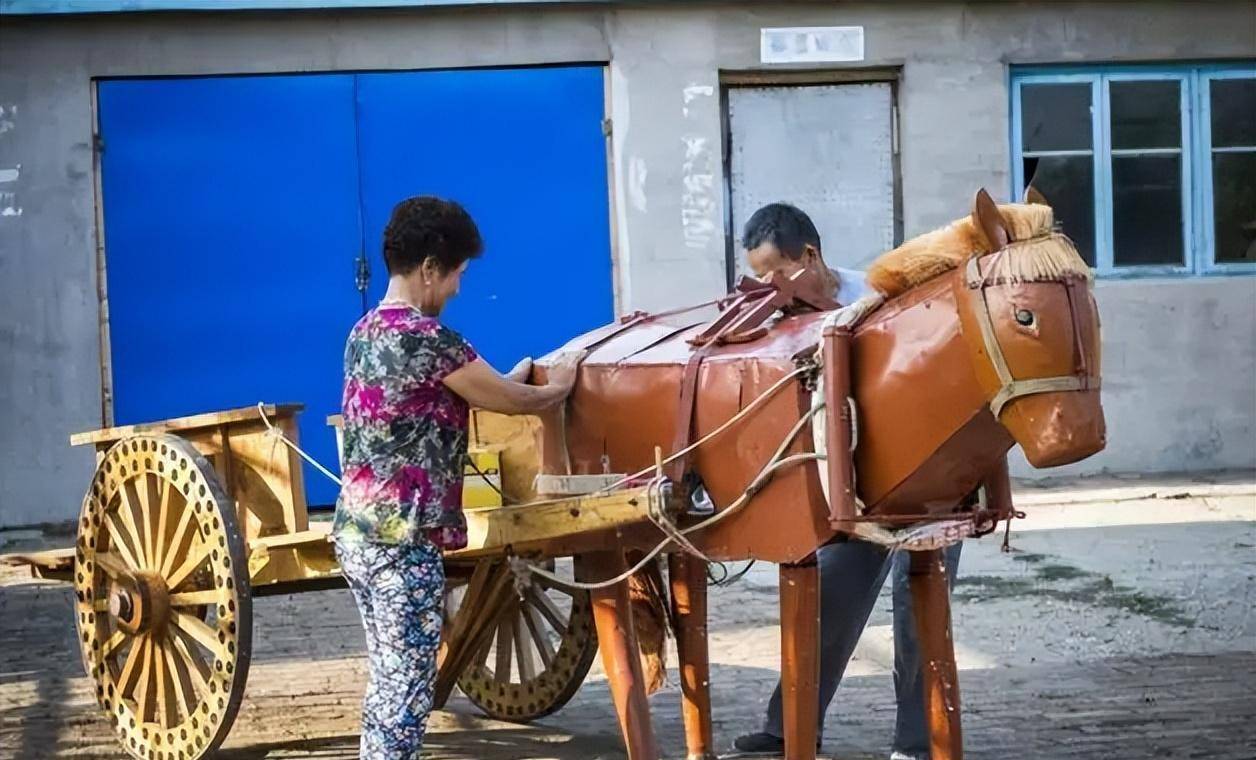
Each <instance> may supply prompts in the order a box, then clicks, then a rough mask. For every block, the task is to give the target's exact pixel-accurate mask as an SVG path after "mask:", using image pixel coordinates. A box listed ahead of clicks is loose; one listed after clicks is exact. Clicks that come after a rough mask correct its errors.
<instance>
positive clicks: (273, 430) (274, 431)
mask: <svg viewBox="0 0 1256 760" xmlns="http://www.w3.org/2000/svg"><path fill="white" fill-rule="evenodd" d="M257 413H258V414H260V415H261V416H262V424H263V425H265V426H266V433H267V435H270V436H273V437H275V438H278V439H279V440H281V441H283V443H284V445H285V446H287V447H288V448H290V449H292V450H293V451H295V452H296V453H297V454H298V455H299V456H300V457H301V458H302V459H304V460H305V461H307V462H309V463H310V464H311V465H313V466H314V469H316V470H318V471H319V472H321V473H323V474H324V475H326V476H327V478H328V479H329V480H331V482H333V483H335V484H336V485H338V486H339V485H344V484H343V483H341V481H340V478H338V477H336V476H335V475H333V474H332V472H331V470H329V469H327V468H326V467H324V466H323V465H321V464H319V463H318V461H317V460H316V459H314V457H312V456H310V455H309V454H306V453H305V452H304V451H303V450H302V449H301V447H300V446H298V445H296V444H295V443H293V442H292V441H291V439H289V438H288V436H286V435H284V434H283V431H282V430H280V429H279V428H277V427H275V426H274V425H272V424H271V423H270V418H269V417H267V416H266V405H265V404H263V403H262V402H261V401H259V402H257Z"/></svg>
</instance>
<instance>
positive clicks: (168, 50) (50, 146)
mask: <svg viewBox="0 0 1256 760" xmlns="http://www.w3.org/2000/svg"><path fill="white" fill-rule="evenodd" d="M20 5H21V4H20V3H16V2H15V3H13V4H12V5H10V6H9V10H10V11H13V10H15V9H16V10H21V9H22V8H21V7H20ZM812 27H824V28H827V27H847V28H857V29H859V30H861V31H860V32H859V33H858V34H859V35H860V36H861V38H862V51H861V52H860V51H855V52H856V53H859V54H858V56H857V57H856V55H855V54H854V53H842V54H839V55H838V56H837V57H844V58H846V59H847V60H842V61H822V62H815V61H814V60H811V61H808V60H796V62H786V63H771V62H768V63H765V62H764V58H765V55H766V54H767V50H766V46H765V42H764V36H763V31H762V30H764V29H786V28H812ZM822 54H823V53H822ZM804 57H805V56H804ZM1254 60H1256V3H1252V2H840V3H832V2H828V3H810V2H781V3H767V2H745V3H706V2H659V3H618V2H604V3H562V2H555V3H547V4H532V5H526V6H524V5H517V4H511V3H492V4H475V5H468V6H467V7H410V8H390V9H371V8H353V9H334V10H333V9H324V10H302V11H289V12H272V11H248V12H244V11H233V12H212V13H179V12H174V13H113V14H87V15H43V14H33V15H18V14H14V15H5V16H4V17H3V18H0V419H2V420H3V421H4V424H3V425H0V454H2V456H0V527H13V526H20V525H29V524H35V523H44V522H56V521H62V520H69V519H73V518H74V517H75V516H76V514H77V510H78V504H79V502H80V500H81V498H82V492H83V490H84V487H85V484H86V483H87V481H88V478H89V474H90V471H91V467H92V457H91V454H90V453H89V452H86V451H81V450H74V449H70V448H69V447H68V443H67V439H68V436H69V434H70V433H71V432H75V431H79V430H83V429H89V428H93V427H97V426H100V425H101V423H102V420H103V419H104V417H105V415H106V413H107V411H106V410H107V407H108V399H107V398H106V395H105V394H106V390H107V384H106V383H105V382H104V380H106V379H107V374H108V370H107V366H108V363H107V362H105V363H104V365H103V366H105V367H106V370H105V372H104V375H105V376H106V377H103V378H102V343H103V338H102V336H105V335H107V332H106V331H104V330H102V314H103V313H104V312H103V311H102V299H103V298H105V297H106V296H107V294H106V293H105V292H104V289H103V287H102V283H103V280H102V279H101V267H102V266H104V265H105V264H104V262H107V259H108V245H107V241H105V240H104V239H103V236H102V235H101V234H100V228H101V211H100V204H99V198H98V185H97V169H98V167H97V163H96V154H95V152H94V145H93V135H94V133H95V126H96V125H95V112H94V81H95V80H97V79H99V78H103V77H133V76H195V75H221V74H257V73H295V72H334V71H366V70H371V71H388V70H421V69H436V68H461V67H514V66H533V65H552V64H565V63H600V64H604V65H605V66H606V67H607V70H608V76H607V77H606V81H607V87H606V90H607V92H606V103H607V106H606V109H607V110H606V114H607V116H608V118H609V124H608V130H609V133H610V137H609V140H608V166H609V185H610V187H609V189H608V190H609V193H610V198H611V216H612V219H611V230H612V238H613V239H612V244H611V250H612V252H613V253H612V255H613V260H614V289H615V303H616V308H617V309H618V310H619V311H621V312H623V311H627V310H631V309H646V310H651V309H661V308H667V307H673V306H676V305H680V304H684V303H689V302H696V301H700V300H706V299H709V298H712V297H715V296H717V295H720V294H722V293H723V292H725V289H726V287H727V283H728V281H729V278H730V271H729V263H730V259H735V254H736V253H737V251H736V246H735V240H730V235H732V236H733V238H735V234H734V233H733V227H734V222H735V221H736V219H735V217H736V216H737V213H735V212H734V211H733V210H732V208H733V207H734V206H736V205H737V204H738V202H739V199H740V198H743V197H757V195H758V194H762V193H768V194H772V195H780V194H781V192H783V191H782V190H781V188H788V187H789V182H788V180H789V178H788V177H785V178H783V179H782V180H781V182H779V183H777V184H774V185H772V186H770V187H768V188H767V189H764V190H760V189H756V188H753V187H749V186H740V187H739V186H737V185H736V184H735V183H732V182H730V169H729V167H735V166H736V165H737V161H736V160H734V159H733V157H732V156H731V155H726V154H729V153H730V151H729V146H728V141H729V140H730V139H734V140H735V138H737V136H738V135H739V134H741V133H740V132H738V130H739V129H740V127H739V126H738V125H739V124H750V123H751V122H752V121H753V119H754V115H753V112H751V116H750V117H748V118H749V119H750V121H747V120H746V118H742V119H741V121H738V117H737V116H735V115H734V116H733V117H732V118H730V115H729V114H730V103H733V106H734V111H733V113H734V114H736V110H735V109H736V107H737V106H736V103H735V102H734V101H736V102H741V100H740V98H741V95H742V94H743V93H741V91H740V90H738V88H751V89H753V88H760V89H771V88H787V87H828V88H832V89H833V91H834V98H836V100H835V101H834V102H835V103H837V105H836V106H835V108H836V109H837V110H835V111H834V112H833V113H834V114H835V119H836V121H839V122H841V120H842V118H843V117H842V114H845V113H847V111H844V110H842V109H843V108H844V106H843V105H842V104H844V103H847V102H848V101H849V102H850V103H851V104H855V103H856V101H858V103H863V102H864V101H865V100H866V101H867V102H869V103H872V105H870V106H868V107H870V108H880V107H882V106H880V105H877V104H883V105H884V107H885V108H886V109H887V110H886V111H885V112H884V117H885V120H884V121H883V122H880V121H878V122H877V124H872V125H871V126H868V125H862V126H861V124H860V123H858V122H856V123H854V124H848V128H849V129H848V131H849V136H848V138H840V139H839V142H838V145H839V147H840V146H841V145H846V146H848V147H849V146H850V145H857V146H858V145H862V144H861V143H858V140H860V139H864V138H867V136H868V135H870V134H872V133H873V132H875V131H876V130H880V129H884V130H885V132H884V139H883V140H879V141H877V140H873V141H872V142H871V143H870V145H871V147H870V148H864V147H859V148H858V149H859V150H884V151H887V152H886V156H887V157H886V159H885V161H883V162H881V163H880V164H878V163H877V162H875V161H873V162H865V163H868V164H869V166H868V167H863V165H862V164H860V167H861V168H860V169H859V172H860V173H859V174H858V176H855V175H848V180H850V181H854V180H856V179H860V178H866V177H867V176H871V175H869V174H868V173H869V172H871V173H876V172H881V174H878V175H876V176H877V177H883V178H887V181H888V183H889V184H888V185H887V184H886V182H884V181H880V180H877V181H869V182H868V183H867V187H864V185H863V184H859V183H855V184H858V186H859V189H858V191H857V193H856V194H857V195H858V197H855V198H837V200H833V197H835V196H832V193H837V194H838V195H840V194H841V193H842V192H843V188H844V187H848V186H850V185H849V184H844V183H842V182H836V183H833V184H832V186H828V185H825V183H823V182H818V181H817V179H816V177H815V176H807V175H804V174H802V173H800V174H799V176H798V178H797V181H798V186H799V187H800V188H806V189H807V193H808V195H807V196H806V197H804V198H802V199H801V200H799V199H795V198H790V197H784V198H775V197H774V198H771V199H772V200H776V199H781V200H795V202H798V203H799V204H800V205H803V206H804V207H806V206H807V199H808V198H810V199H812V201H813V202H814V203H817V204H823V203H826V202H830V201H831V202H832V204H831V205H832V206H833V208H834V209H835V211H834V213H835V214H837V213H842V209H845V210H846V211H845V213H849V214H851V217H850V218H851V219H854V220H858V219H860V218H862V217H863V216H864V215H866V214H864V211H866V210H868V209H872V210H873V211H875V212H876V213H880V214H882V216H883V220H882V222H880V223H879V226H877V225H874V226H873V227H874V228H870V229H869V230H866V231H865V232H866V235H865V237H866V239H867V240H869V241H873V242H868V243H861V245H874V244H875V243H876V242H877V241H886V242H888V243H890V244H892V243H893V242H895V240H897V239H901V238H902V237H909V236H911V235H914V234H917V233H921V232H924V231H927V230H929V229H931V228H933V227H936V226H938V225H941V224H944V223H946V222H948V221H950V220H952V219H954V218H956V217H957V216H960V215H962V214H964V213H966V211H967V210H968V208H969V205H970V203H971V199H972V195H973V193H974V191H975V190H976V189H977V188H980V187H986V188H989V189H990V190H991V192H992V193H993V194H994V195H995V196H996V198H1001V199H1007V198H1009V197H1010V196H1011V195H1012V194H1013V192H1014V182H1015V179H1016V177H1015V176H1014V175H1016V174H1017V172H1018V171H1019V170H1018V169H1016V168H1015V167H1016V166H1017V165H1018V161H1019V160H1020V157H1019V156H1017V155H1014V151H1015V150H1016V145H1015V143H1016V140H1014V139H1013V136H1012V135H1013V128H1014V126H1015V123H1016V122H1018V117H1017V116H1016V115H1015V112H1014V109H1013V94H1014V93H1013V90H1014V87H1015V75H1016V74H1017V72H1020V71H1036V70H1038V69H1036V68H1034V67H1042V70H1043V71H1049V70H1050V71H1055V70H1056V69H1057V68H1058V69H1059V70H1060V71H1061V72H1063V75H1064V76H1067V75H1069V73H1070V72H1072V71H1074V70H1076V71H1077V72H1083V73H1084V72H1087V71H1097V70H1101V69H1102V70H1107V69H1103V68H1102V67H1120V66H1123V65H1128V66H1130V67H1134V68H1136V67H1137V66H1140V65H1145V64H1146V65H1157V66H1166V67H1185V66H1199V67H1202V68H1203V69H1207V70H1211V69H1210V68H1208V67H1210V66H1212V65H1213V64H1225V65H1226V66H1229V67H1230V69H1227V70H1238V71H1240V73H1241V72H1242V70H1243V69H1244V67H1248V68H1250V67H1252V66H1253V65H1256V64H1253V61H1254ZM1087 67H1094V68H1087ZM1175 70H1177V69H1175ZM1201 70H1202V69H1201ZM1183 76H1186V77H1198V74H1195V73H1188V74H1184V75H1183ZM1183 81H1187V80H1186V79H1184V80H1183ZM846 86H859V87H864V88H865V90H863V91H861V92H862V93H863V94H861V95H860V96H859V98H852V97H848V96H849V91H846V90H841V88H842V87H846ZM878 88H882V89H878ZM734 90H737V92H733V91H734ZM782 92H783V91H782ZM730 93H732V96H731V97H730ZM772 95H773V93H771V92H769V93H766V96H765V98H764V100H765V101H766V102H767V105H766V106H764V107H768V108H771V107H772V104H771V101H772V100H773V97H772ZM865 95H866V97H864V96H865ZM782 97H786V95H782ZM751 100H752V99H751ZM751 100H746V102H747V103H748V105H747V106H746V107H747V108H749V107H752V106H753V105H754V104H753V103H752V102H751ZM1105 102H1106V101H1105ZM816 107H820V108H823V107H824V105H823V103H820V104H819V105H818V106H816ZM855 107H856V105H850V108H851V109H854V108H855ZM858 107H860V108H862V107H863V106H862V105H860V106H858ZM782 109H783V110H781V113H782V114H783V115H784V116H783V121H782V122H781V123H782V130H784V131H786V132H788V130H789V126H790V119H791V118H792V117H791V114H795V113H798V114H801V113H802V111H801V110H800V109H799V108H795V107H794V106H793V105H790V104H786V105H785V106H783V107H782ZM821 116H823V114H821ZM764 118H767V117H764ZM798 118H799V119H805V118H808V117H806V116H805V114H804V115H801V116H799V117H798ZM842 123H846V122H842ZM878 125H879V126H878ZM747 129H749V127H747ZM834 129H839V126H835V127H834ZM869 130H871V132H870V131H869ZM839 131H840V130H839ZM811 132H814V130H811ZM746 134H752V132H746ZM835 139H838V138H835ZM849 140H854V141H856V142H855V143H850V142H849ZM743 147H744V149H745V150H755V149H756V146H755V144H754V143H746V144H745V145H744V146H742V145H737V146H734V149H741V148H743ZM763 149H764V150H769V149H771V146H766V147H764V148H763ZM815 149H816V150H818V151H820V153H818V154H817V155H818V156H823V155H826V154H825V153H824V151H825V150H827V149H826V148H825V146H824V145H819V146H818V147H816V148H815ZM1185 151H1186V147H1185V146H1183V154H1185ZM760 163H766V164H769V165H779V164H773V162H771V161H767V162H762V161H761V162H760ZM748 165H753V161H751V162H750V164H748ZM816 165H817V166H823V165H824V164H823V162H820V161H817V163H816ZM747 181H748V182H753V177H752V178H751V179H750V180H747ZM1248 181H1249V182H1251V183H1256V177H1248ZM1185 192H1188V193H1189V192H1193V191H1191V190H1189V189H1188V190H1186V191H1185ZM826 198H827V199H828V200H827V201H826V200H825V199H826ZM869 213H872V212H871V211H870V212H869ZM885 215H888V216H885ZM1252 216H1253V218H1256V209H1253V214H1252ZM834 218H835V219H836V218H839V217H834ZM852 223H854V222H852ZM821 227H822V231H824V229H823V228H824V227H825V224H824V223H822V224H821ZM830 227H831V230H832V231H829V232H828V233H827V234H826V253H827V254H829V256H830V258H833V259H834V260H835V261H836V262H837V263H842V264H844V265H856V266H857V265H860V264H864V263H866V261H867V258H868V254H867V253H865V252H860V251H862V250H863V249H860V251H852V249H851V248H849V247H848V246H845V245H844V241H843V236H842V232H841V229H842V223H839V222H832V223H831V224H830ZM861 235H864V233H861ZM860 239H861V240H863V239H864V237H861V238H860ZM852 245H854V244H852ZM887 247H888V246H887ZM730 252H731V253H732V254H733V255H732V256H731V257H730ZM1244 271H1245V270H1244V269H1243V268H1242V267H1236V268H1233V269H1231V270H1229V271H1225V272H1220V271H1218V272H1202V271H1192V272H1184V273H1183V272H1178V273H1173V272H1168V273H1165V274H1162V275H1160V276H1154V277H1131V276H1123V275H1120V274H1114V275H1113V276H1110V277H1108V276H1100V277H1099V279H1098V281H1097V287H1096V291H1097V297H1098V301H1099V305H1100V311H1101V314H1102V317H1103V338H1104V346H1103V350H1104V357H1103V360H1104V367H1103V375H1104V391H1103V393H1104V407H1105V410H1106V413H1107V418H1108V425H1109V446H1108V449H1107V450H1106V451H1104V452H1103V453H1101V454H1099V455H1097V456H1095V457H1093V458H1092V459H1090V460H1087V461H1085V462H1082V463H1079V464H1077V465H1073V466H1070V467H1067V468H1063V469H1062V470H1060V471H1047V472H1042V471H1033V470H1031V469H1030V468H1029V467H1028V466H1027V465H1026V464H1025V463H1024V462H1023V461H1021V460H1019V458H1018V457H1017V456H1016V455H1014V462H1015V464H1014V474H1015V475H1018V476H1029V477H1040V476H1050V475H1060V474H1069V475H1077V474H1087V473H1097V472H1101V471H1111V472H1131V473H1132V472H1154V471H1182V470H1191V471H1206V470H1218V469H1231V468H1253V467H1256V336H1254V330H1256V278H1254V277H1252V276H1250V275H1246V274H1244ZM190 287H191V284H190ZM190 301H191V305H192V306H195V303H194V302H195V299H194V298H191V299H190ZM104 354H105V355H106V356H107V354H108V350H107V349H105V351H104ZM285 400H286V399H285ZM297 400H299V399H297Z"/></svg>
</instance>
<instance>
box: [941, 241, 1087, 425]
mask: <svg viewBox="0 0 1256 760" xmlns="http://www.w3.org/2000/svg"><path fill="white" fill-rule="evenodd" d="M980 258H981V257H980V256H973V257H972V258H970V259H969V260H968V265H967V267H966V269H965V271H964V281H965V284H966V285H967V286H968V289H969V291H970V292H971V293H972V294H973V312H974V313H975V315H976V318H977V325H978V326H979V327H980V328H981V341H982V343H983V344H984V345H985V349H986V356H988V357H990V364H991V365H992V366H993V367H994V372H995V374H996V375H998V377H999V386H1000V387H999V390H998V392H996V393H995V394H994V398H992V399H990V412H991V413H992V414H994V418H995V419H996V420H997V419H999V415H1000V414H1002V413H1003V408H1004V407H1006V406H1007V404H1008V403H1009V402H1011V401H1014V400H1015V399H1018V398H1021V397H1022V396H1031V395H1034V394H1038V393H1055V392H1060V391H1083V390H1090V389H1092V388H1098V387H1099V379H1098V378H1095V377H1090V376H1089V375H1088V374H1087V371H1086V368H1085V361H1084V355H1083V353H1082V346H1081V336H1080V332H1079V330H1080V326H1079V325H1078V324H1077V308H1076V304H1074V303H1073V298H1072V294H1071V293H1070V294H1069V311H1070V316H1071V317H1072V320H1073V343H1074V346H1073V352H1074V358H1075V360H1076V361H1075V364H1076V365H1077V367H1078V371H1077V372H1075V373H1074V374H1071V375H1057V376H1055V377H1037V378H1031V379H1027V380H1017V379H1016V378H1015V377H1013V376H1012V370H1011V369H1010V368H1009V367H1008V366H1007V359H1006V358H1005V357H1004V355H1003V348H1002V347H1001V346H1000V345H999V339H998V337H997V336H996V335H995V332H994V320H993V319H992V318H991V316H990V304H989V303H988V302H987V301H986V282H985V277H984V276H983V275H982V274H981V265H980Z"/></svg>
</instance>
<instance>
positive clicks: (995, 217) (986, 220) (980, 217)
mask: <svg viewBox="0 0 1256 760" xmlns="http://www.w3.org/2000/svg"><path fill="white" fill-rule="evenodd" d="M973 224H974V225H975V226H976V227H977V229H979V230H981V233H982V234H983V235H985V236H986V242H988V243H989V244H990V250H992V251H997V250H999V249H1000V248H1003V247H1004V246H1006V245H1007V244H1008V241H1010V240H1011V239H1012V236H1011V235H1010V234H1009V233H1008V228H1007V220H1006V219H1004V218H1003V214H1002V213H1000V212H999V207H998V206H997V205H996V204H995V202H994V199H993V198H991V197H990V193H987V192H986V189H985V188H984V187H983V188H981V189H980V190H978V191H977V197H976V199H975V200H974V201H973Z"/></svg>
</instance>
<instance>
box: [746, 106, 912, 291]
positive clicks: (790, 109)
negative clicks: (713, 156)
mask: <svg viewBox="0 0 1256 760" xmlns="http://www.w3.org/2000/svg"><path fill="white" fill-rule="evenodd" d="M728 139H729V181H730V187H729V193H730V200H731V203H730V206H731V209H732V236H733V246H734V250H733V257H734V259H735V271H736V272H737V273H738V274H742V273H745V272H746V264H745V261H744V258H745V257H744V255H743V250H742V246H741V231H742V227H743V226H744V225H745V223H746V220H747V219H748V218H749V217H750V215H751V214H753V213H754V212H755V210H757V209H758V208H759V207H761V206H763V205H765V204H768V203H772V202H776V201H784V202H786V203H791V204H793V205H795V206H797V207H799V208H801V209H802V210H803V211H805V212H807V214H808V215H809V216H810V217H811V218H812V220H813V221H814V222H815V224H816V228H817V229H818V230H819V231H820V239H821V247H822V248H823V253H824V258H825V260H826V261H827V262H828V264H829V266H842V267H846V268H851V269H863V268H865V267H866V266H867V264H868V263H869V262H870V261H871V260H872V259H874V258H875V257H876V256H877V255H878V254H880V253H882V252H884V251H886V250H889V249H890V248H892V247H893V246H894V242H895V215H894V134H893V94H892V92H891V88H890V85H889V83H887V82H877V83H869V84H840V85H819V86H778V87H734V88H731V89H729V91H728Z"/></svg>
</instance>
